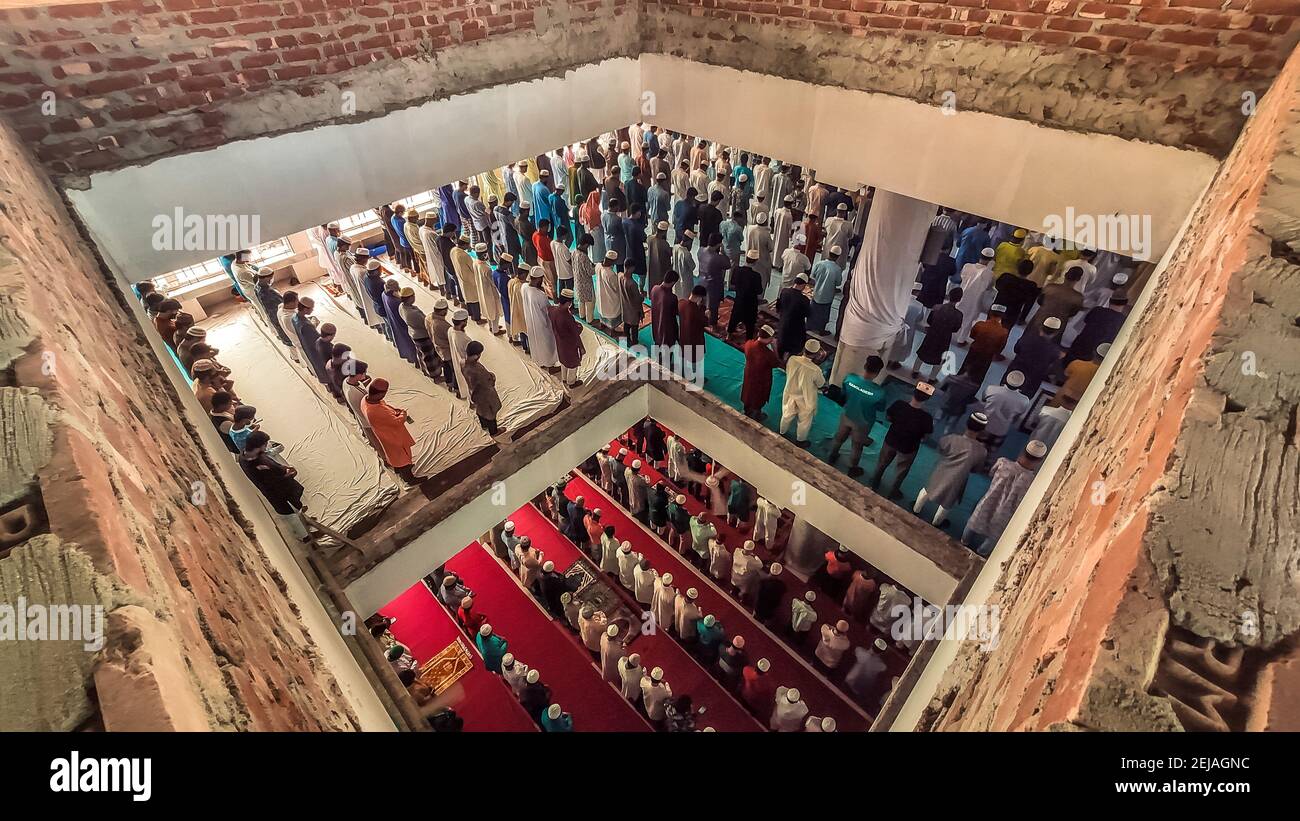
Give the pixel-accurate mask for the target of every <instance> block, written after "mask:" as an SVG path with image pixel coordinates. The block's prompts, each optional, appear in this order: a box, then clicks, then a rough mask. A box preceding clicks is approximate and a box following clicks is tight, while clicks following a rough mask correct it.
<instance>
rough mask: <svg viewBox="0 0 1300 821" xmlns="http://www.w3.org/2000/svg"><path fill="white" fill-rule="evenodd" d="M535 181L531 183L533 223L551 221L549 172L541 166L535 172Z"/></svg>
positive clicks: (539, 223) (538, 223)
mask: <svg viewBox="0 0 1300 821" xmlns="http://www.w3.org/2000/svg"><path fill="white" fill-rule="evenodd" d="M537 174H538V179H537V182H535V183H533V208H532V214H531V216H532V218H533V225H541V224H542V220H546V221H547V222H550V221H551V186H550V185H548V183H550V181H551V172H550V171H547V170H546V169H545V168H543V169H542V170H541V171H539V172H537Z"/></svg>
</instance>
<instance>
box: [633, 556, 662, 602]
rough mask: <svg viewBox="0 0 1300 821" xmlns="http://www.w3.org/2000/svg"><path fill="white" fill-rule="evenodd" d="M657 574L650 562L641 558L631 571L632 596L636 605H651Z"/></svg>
mask: <svg viewBox="0 0 1300 821" xmlns="http://www.w3.org/2000/svg"><path fill="white" fill-rule="evenodd" d="M656 578H657V574H656V573H655V571H654V568H653V567H651V566H650V562H649V561H648V560H647V559H645V558H642V559H641V561H639V562H637V563H636V567H635V568H634V569H633V570H632V595H633V596H635V597H636V600H637V603H638V604H647V605H648V604H652V603H653V602H654V598H655V579H656Z"/></svg>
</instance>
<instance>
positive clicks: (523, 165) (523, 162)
mask: <svg viewBox="0 0 1300 821" xmlns="http://www.w3.org/2000/svg"><path fill="white" fill-rule="evenodd" d="M515 165H517V166H519V167H520V168H527V167H528V160H520V161H519V162H517V163H515Z"/></svg>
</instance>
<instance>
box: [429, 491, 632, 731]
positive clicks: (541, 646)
mask: <svg viewBox="0 0 1300 821" xmlns="http://www.w3.org/2000/svg"><path fill="white" fill-rule="evenodd" d="M526 510H532V506H531V505H529V506H528V507H527V508H526ZM546 558H547V559H551V560H555V557H554V556H552V555H550V553H549V551H548V554H547V557H546ZM556 565H558V566H561V567H563V566H564V565H560V562H559V561H556ZM447 567H448V569H450V570H453V571H455V572H456V573H457V574H459V575H460V576H461V577H462V578H463V579H464V580H465V584H466V585H467V586H468V587H469V588H470V589H471V590H473V591H474V593H475V598H476V602H475V607H476V608H477V609H478V610H479V612H480V613H482V614H484V615H485V616H487V619H488V622H489V623H490V624H491V625H492V627H493V629H495V630H496V631H497V633H498V634H499V635H501V636H502V637H503V638H505V639H506V641H507V642H509V649H510V652H512V653H514V654H515V658H517V659H519V660H520V661H522V662H524V663H525V664H527V665H528V666H529V667H536V668H537V670H538V672H540V673H541V676H542V683H543V684H545V685H546V686H548V687H550V688H551V700H552V702H553V703H557V704H559V705H560V706H561V707H563V708H564V709H565V711H567V712H569V713H571V714H572V715H573V729H574V730H575V731H576V732H649V731H650V730H651V727H650V725H649V724H648V723H647V722H646V721H645V719H644V718H642V717H641V715H640V714H639V713H638V712H637V711H636V708H635V707H633V706H632V705H631V704H628V703H627V702H626V701H624V700H623V698H622V696H620V695H619V694H618V692H617V691H616V690H615V689H614V688H613V687H611V686H610V685H609V684H606V683H605V681H604V679H602V678H601V675H600V671H599V670H597V669H596V666H595V664H594V663H593V662H592V660H591V656H590V654H588V653H587V651H586V650H585V649H584V648H582V647H581V645H579V644H578V643H577V641H576V639H575V640H571V639H570V638H569V633H568V630H567V628H565V627H564V626H563V625H560V624H556V623H555V622H554V621H552V620H551V618H550V616H549V615H547V613H546V612H545V611H544V610H543V609H542V608H541V606H540V605H538V604H537V603H536V602H535V601H534V600H533V598H532V596H530V595H529V594H528V593H527V592H525V591H524V589H523V588H522V587H520V586H519V583H518V581H516V579H515V577H514V576H513V575H512V574H511V573H510V569H509V568H508V567H506V566H504V565H502V564H501V562H500V561H498V560H497V558H496V556H494V555H493V554H491V553H490V552H488V550H487V549H485V548H483V547H482V546H480V545H479V544H478V543H477V542H476V543H474V544H472V545H470V546H469V547H468V548H466V549H465V550H462V551H461V552H460V553H457V554H456V555H455V557H453V558H452V559H451V561H449V562H447ZM489 675H491V674H489ZM466 724H467V725H468V722H466Z"/></svg>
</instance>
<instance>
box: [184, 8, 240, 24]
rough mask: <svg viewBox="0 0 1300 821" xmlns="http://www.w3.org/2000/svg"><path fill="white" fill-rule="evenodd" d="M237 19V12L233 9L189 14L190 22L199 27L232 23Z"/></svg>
mask: <svg viewBox="0 0 1300 821" xmlns="http://www.w3.org/2000/svg"><path fill="white" fill-rule="evenodd" d="M238 19H239V12H237V11H235V10H234V9H211V10H208V11H194V12H190V22H192V23H199V24H201V25H205V26H206V25H211V24H212V23H233V22H235V21H236V20H238Z"/></svg>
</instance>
